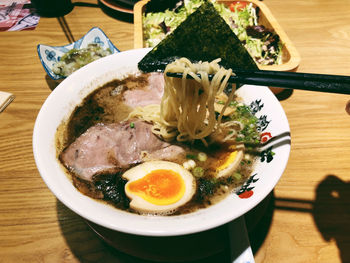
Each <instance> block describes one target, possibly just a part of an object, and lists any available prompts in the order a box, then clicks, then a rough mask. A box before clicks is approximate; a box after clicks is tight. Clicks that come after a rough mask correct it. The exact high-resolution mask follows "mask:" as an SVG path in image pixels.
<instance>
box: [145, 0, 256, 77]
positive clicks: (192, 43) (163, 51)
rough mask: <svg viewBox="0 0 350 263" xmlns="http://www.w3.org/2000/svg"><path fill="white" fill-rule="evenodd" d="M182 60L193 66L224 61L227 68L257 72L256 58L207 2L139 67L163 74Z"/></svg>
mask: <svg viewBox="0 0 350 263" xmlns="http://www.w3.org/2000/svg"><path fill="white" fill-rule="evenodd" d="M180 57H186V58H188V59H189V60H190V61H192V62H199V61H212V60H214V59H217V58H221V62H220V64H221V65H222V66H223V67H225V68H232V69H243V70H257V69H258V66H257V65H256V64H255V62H254V60H253V58H252V57H251V56H250V54H249V53H248V51H247V50H246V49H245V47H244V46H243V45H242V43H241V42H240V40H239V39H238V37H237V36H236V35H235V33H234V32H233V31H232V30H231V28H230V26H229V25H228V24H227V23H226V22H225V20H224V19H223V18H222V17H221V16H220V15H219V13H218V12H217V11H216V9H215V7H214V6H213V5H212V4H211V3H210V2H208V1H206V2H205V3H203V4H202V5H201V6H200V7H199V8H198V9H197V10H196V11H195V12H193V13H192V14H191V15H189V16H188V17H187V19H186V20H185V21H184V22H182V23H181V24H180V25H179V26H178V27H177V28H176V29H175V30H174V31H173V32H172V33H171V34H169V35H168V36H167V37H166V38H165V39H163V40H162V41H161V42H160V43H159V44H158V45H157V46H155V47H154V48H153V49H152V50H151V51H150V52H148V53H147V54H146V55H145V57H144V58H143V59H142V60H141V61H140V62H139V63H138V67H139V69H140V70H141V71H143V72H154V71H164V69H165V67H166V65H167V64H169V63H171V62H173V61H174V60H175V59H177V58H180Z"/></svg>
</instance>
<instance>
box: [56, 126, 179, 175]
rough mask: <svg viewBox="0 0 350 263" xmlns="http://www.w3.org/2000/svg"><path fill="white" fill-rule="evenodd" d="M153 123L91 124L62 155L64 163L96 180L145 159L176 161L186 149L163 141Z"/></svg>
mask: <svg viewBox="0 0 350 263" xmlns="http://www.w3.org/2000/svg"><path fill="white" fill-rule="evenodd" d="M151 129H152V125H151V124H148V123H146V122H143V121H140V120H137V121H135V122H133V124H132V125H131V123H129V122H123V123H114V124H97V125H95V126H92V127H90V128H89V129H87V130H86V132H85V133H83V134H82V135H81V136H79V137H78V138H77V139H76V140H75V141H74V142H73V143H72V144H71V145H69V146H68V147H67V148H66V149H65V150H64V151H63V152H62V153H61V154H60V156H59V158H60V160H61V162H62V164H63V165H64V166H65V167H66V168H67V169H68V170H69V171H71V172H72V173H74V174H75V175H76V176H78V177H79V178H81V179H83V180H86V181H91V182H92V181H93V177H94V175H98V174H106V173H107V174H109V173H116V172H118V171H121V170H124V169H127V168H129V167H130V166H131V165H133V164H137V163H140V162H141V161H142V160H143V158H145V157H146V158H145V159H147V160H150V159H155V158H156V159H161V160H168V161H171V160H175V159H177V158H179V156H181V155H182V156H183V155H185V150H184V149H183V148H182V147H180V146H177V145H171V144H169V143H167V142H164V141H162V140H160V139H159V138H158V137H157V136H155V135H154V134H153V133H152V130H151Z"/></svg>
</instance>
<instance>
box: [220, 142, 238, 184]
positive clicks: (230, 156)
mask: <svg viewBox="0 0 350 263" xmlns="http://www.w3.org/2000/svg"><path fill="white" fill-rule="evenodd" d="M229 149H230V151H227V152H225V153H224V154H221V156H220V158H219V159H218V161H217V164H216V177H217V178H220V177H226V176H230V175H232V174H233V173H234V172H235V171H236V170H237V168H238V166H239V164H240V163H241V161H242V159H243V150H237V149H235V148H234V147H230V148H229Z"/></svg>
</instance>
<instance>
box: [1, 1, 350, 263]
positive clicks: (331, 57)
mask: <svg viewBox="0 0 350 263" xmlns="http://www.w3.org/2000/svg"><path fill="white" fill-rule="evenodd" d="M84 3H89V5H86V4H84ZM264 3H265V4H266V5H267V6H268V7H269V8H270V10H271V11H272V13H273V15H274V16H275V17H276V19H277V20H278V22H279V23H280V25H281V26H282V28H283V29H284V30H285V31H286V33H287V34H288V36H289V37H290V39H291V41H292V42H293V43H294V45H295V46H296V49H297V50H298V51H299V53H300V56H301V63H300V66H299V68H298V71H300V72H312V73H327V74H343V75H350V44H349V43H350V1H349V0H334V1H326V0H309V1H303V0H293V1H292V0H284V1H280V0H265V1H264ZM65 21H66V24H67V25H68V28H69V30H67V29H66V30H63V28H62V26H61V24H60V22H59V20H58V19H57V18H43V17H42V18H41V19H40V22H39V25H38V27H37V28H36V29H35V30H33V31H20V32H1V33H0V90H1V91H7V92H11V93H13V94H15V96H16V99H15V100H14V102H12V103H11V104H10V105H9V106H8V108H6V110H5V111H4V112H2V113H1V114H0V262H6V263H7V262H141V261H140V260H137V259H134V258H132V257H129V256H127V255H124V254H122V253H119V252H117V251H115V250H114V249H112V248H110V247H109V246H107V245H106V244H105V243H104V242H103V241H102V240H101V239H100V238H99V237H98V236H97V235H96V234H95V233H94V232H93V231H92V230H91V229H90V228H89V227H88V226H87V224H86V223H85V221H84V220H83V219H82V218H80V217H79V216H78V215H76V214H75V213H74V212H72V211H70V210H69V209H68V208H66V207H65V206H64V205H63V204H62V203H60V202H59V201H58V200H57V199H56V198H55V197H54V195H53V194H52V193H51V192H50V191H49V189H48V188H47V187H46V185H45V184H44V182H43V180H42V179H41V177H40V175H39V172H38V170H37V168H36V165H35V162H34V158H33V152H32V131H33V126H34V122H35V119H36V116H37V114H38V112H39V109H40V107H41V105H42V104H43V102H44V101H45V99H46V98H47V96H48V95H49V94H50V92H51V88H52V87H53V83H52V82H51V81H50V80H49V79H48V78H47V77H46V74H45V71H44V70H43V68H42V66H41V64H40V62H39V59H38V56H37V52H36V45H37V44H39V43H43V44H48V45H63V44H66V43H68V41H69V39H72V38H73V39H75V40H77V39H79V38H80V37H81V36H82V35H84V34H85V33H86V32H87V31H88V30H89V29H90V28H92V27H94V26H98V27H100V28H101V29H102V30H104V31H105V33H106V34H107V35H108V36H109V37H110V39H111V40H112V42H114V44H115V45H116V46H117V47H118V48H119V49H120V50H122V51H124V50H129V49H132V48H133V22H132V17H130V16H128V15H118V14H115V13H111V12H109V11H108V10H102V9H101V8H100V6H99V5H98V3H97V1H92V0H91V1H85V0H84V1H79V2H76V6H75V7H74V9H73V11H72V12H71V13H69V14H68V15H66V16H65ZM349 99H350V97H349V96H346V95H339V94H327V93H316V92H308V91H294V92H292V93H291V94H288V96H284V97H281V98H280V101H281V104H282V106H283V108H284V110H285V112H286V114H287V117H288V120H289V123H290V128H291V135H292V148H291V154H290V159H289V162H288V165H287V168H286V170H285V172H284V174H283V176H282V178H281V180H280V181H279V183H278V184H277V186H276V188H275V190H274V192H273V193H272V194H271V196H270V199H269V201H268V202H267V207H268V209H267V210H266V211H265V213H264V215H263V217H262V219H261V220H260V221H259V222H258V223H256V222H253V221H254V220H250V221H249V219H248V218H247V224H248V228H249V230H250V241H251V244H252V247H253V250H254V253H255V260H256V262H269V263H270V262H272V263H273V262H278V263H280V262H294V263H296V262H334V263H336V262H350V223H349V222H350V183H349V182H350V116H348V115H347V114H346V112H345V110H344V109H345V105H346V102H347V101H348V100H349ZM213 242H215V241H213ZM219 258H220V255H217V257H215V256H213V257H210V258H207V259H205V260H202V261H200V262H220V260H215V259H219Z"/></svg>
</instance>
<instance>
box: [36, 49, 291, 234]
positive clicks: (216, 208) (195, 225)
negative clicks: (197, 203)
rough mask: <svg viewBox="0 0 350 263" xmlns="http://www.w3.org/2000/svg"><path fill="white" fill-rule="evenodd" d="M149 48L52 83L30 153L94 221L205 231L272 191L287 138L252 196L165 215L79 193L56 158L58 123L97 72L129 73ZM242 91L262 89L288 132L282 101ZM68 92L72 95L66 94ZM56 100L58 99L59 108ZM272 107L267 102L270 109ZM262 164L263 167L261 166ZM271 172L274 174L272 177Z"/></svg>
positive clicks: (55, 188)
mask: <svg viewBox="0 0 350 263" xmlns="http://www.w3.org/2000/svg"><path fill="white" fill-rule="evenodd" d="M149 50H150V49H135V50H128V51H123V52H120V53H115V54H113V55H110V56H107V57H104V58H101V59H99V60H96V61H94V62H92V63H90V64H88V65H86V66H85V67H83V68H81V69H78V70H77V71H75V72H74V73H73V74H71V75H70V76H68V77H67V78H66V79H65V80H63V81H62V82H61V83H60V84H59V85H58V86H57V87H56V89H55V90H54V91H53V92H52V93H51V94H50V95H49V96H48V98H47V99H46V100H45V102H44V104H43V105H42V107H41V109H40V111H39V113H38V116H37V118H36V121H35V125H34V130H33V153H34V159H35V162H36V165H37V168H38V170H39V173H40V175H41V177H42V179H43V181H44V182H45V184H46V185H47V187H48V188H49V189H50V190H51V192H52V193H53V194H54V195H55V196H56V197H57V199H58V200H60V201H61V202H62V203H63V204H64V205H65V206H67V207H68V208H69V209H71V210H72V211H74V212H75V213H77V214H78V215H80V216H81V217H83V218H85V219H87V220H89V221H91V222H93V223H96V224H98V225H101V226H103V227H106V228H109V229H112V230H116V231H119V232H124V233H128V234H135V235H143V236H178V235H186V234H192V233H197V232H201V231H205V230H209V229H212V228H215V227H218V226H220V225H223V224H225V223H228V222H230V221H232V220H234V219H235V218H238V217H239V216H241V215H243V214H245V213H246V212H248V211H249V210H250V209H252V208H253V207H255V206H256V205H257V204H258V203H260V202H261V201H262V200H263V199H264V198H265V197H266V196H267V195H268V194H269V193H270V192H271V191H272V190H273V188H274V187H275V185H276V184H277V182H278V181H279V179H280V178H281V176H282V174H283V172H284V170H285V168H286V165H287V162H288V159H289V154H290V149H291V147H290V141H289V144H286V145H283V146H282V147H280V148H278V149H277V150H281V151H283V156H281V157H283V158H281V159H277V160H276V162H275V163H278V165H276V166H275V167H273V168H274V169H275V170H278V171H277V172H276V171H271V170H269V173H270V174H269V176H261V178H260V181H258V184H259V182H261V181H262V182H264V181H265V180H268V182H269V183H268V184H267V185H264V187H263V188H262V189H261V188H259V189H261V190H260V191H256V192H255V196H254V198H249V199H239V197H237V196H236V195H235V194H232V195H230V197H229V198H226V199H224V200H222V201H220V202H219V203H218V204H219V205H213V206H210V207H209V208H206V209H201V210H199V211H196V212H193V213H190V214H185V215H179V216H167V217H166V216H141V215H136V214H132V213H129V212H125V211H121V210H118V209H115V208H113V207H111V206H108V205H106V204H103V203H101V202H99V201H97V200H94V199H92V198H89V197H87V196H85V195H83V194H82V193H80V192H79V191H78V190H77V189H76V188H75V187H74V186H73V184H72V183H71V181H70V180H69V179H68V177H67V175H66V174H65V172H64V171H63V169H62V167H61V165H60V164H59V161H58V160H57V154H56V148H55V142H54V141H55V134H56V129H57V127H58V125H59V124H60V123H61V121H62V120H64V118H66V117H67V115H66V114H67V113H68V114H69V113H70V112H71V111H72V110H73V108H72V107H73V106H74V105H76V104H77V101H74V100H75V99H79V100H80V101H81V100H82V99H83V98H84V97H85V96H87V95H88V94H89V93H90V92H91V91H92V90H94V89H95V88H97V86H98V85H96V83H95V84H93V85H92V84H91V82H92V81H93V80H95V79H96V77H97V76H98V77H100V76H102V75H101V74H104V73H106V69H108V70H111V71H112V70H114V71H115V69H118V67H119V70H121V71H122V70H123V69H125V70H126V72H130V71H129V70H130V69H128V66H129V65H132V64H133V63H135V62H137V61H139V60H140V59H141V58H142V57H143V56H144V55H145V54H146V53H147V52H148V51H149ZM117 64H119V65H117ZM110 66H112V69H111V68H110ZM111 71H109V72H107V73H108V74H106V75H103V78H105V76H107V75H108V76H109V77H110V75H109V73H110V72H111ZM94 74H95V75H94ZM106 82H107V80H105V79H104V80H103V83H106ZM101 83H102V82H101ZM79 85H80V86H79ZM77 86H78V88H77ZM240 90H241V92H246V93H249V94H253V93H254V95H255V94H256V93H259V92H260V93H261V94H264V95H265V96H266V98H269V100H271V102H272V103H273V104H271V105H272V106H274V107H273V110H274V111H275V112H278V114H279V119H278V121H279V122H278V124H277V123H275V124H274V125H275V126H276V127H282V128H283V129H284V130H285V131H286V132H290V128H289V124H288V120H287V117H286V115H285V113H284V111H283V108H282V106H281V104H280V103H279V101H278V100H277V98H276V97H275V96H274V95H273V93H272V92H271V91H270V90H269V89H268V88H267V87H259V88H257V87H256V86H250V85H247V86H243V87H242V88H240ZM67 93H70V95H69V96H67ZM67 97H69V98H67ZM59 100H62V102H63V103H64V105H63V106H61V104H60V103H59ZM74 103H75V104H74ZM271 105H269V104H268V105H266V106H267V107H272V106H271ZM270 111H271V110H270ZM52 113H54V114H52ZM50 114H51V115H50ZM274 114H277V113H274ZM278 129H279V128H278ZM264 167H265V166H264V165H263V167H262V169H263V168H264ZM265 170H266V167H265ZM265 170H264V171H265ZM273 172H276V173H278V174H277V175H275V176H271V174H272V175H273ZM55 176H57V177H55ZM60 187H61V188H60ZM237 200H239V202H240V203H242V205H240V207H239V209H235V210H234V209H232V210H234V211H232V210H229V211H227V206H228V205H229V208H232V206H231V205H232V203H235V202H237ZM217 214H219V215H220V216H217ZM179 224H181V227H179Z"/></svg>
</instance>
